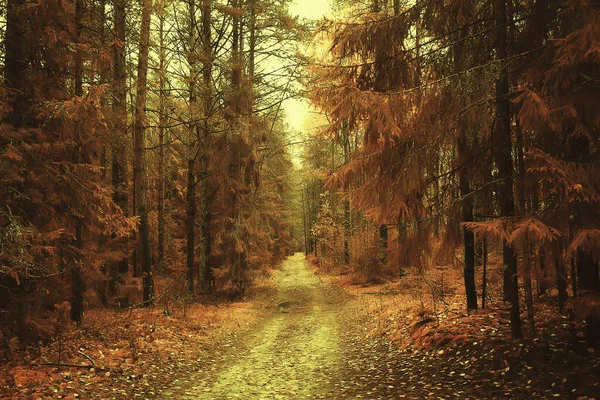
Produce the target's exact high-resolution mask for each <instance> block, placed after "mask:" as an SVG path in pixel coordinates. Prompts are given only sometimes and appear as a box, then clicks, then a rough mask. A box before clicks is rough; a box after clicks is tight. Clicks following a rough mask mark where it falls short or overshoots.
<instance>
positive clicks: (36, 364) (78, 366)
mask: <svg viewBox="0 0 600 400" xmlns="http://www.w3.org/2000/svg"><path fill="white" fill-rule="evenodd" d="M29 365H31V366H32V367H41V366H48V367H72V368H96V365H95V364H93V365H92V364H61V363H31V364H29Z"/></svg>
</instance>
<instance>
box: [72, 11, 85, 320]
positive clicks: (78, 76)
mask: <svg viewBox="0 0 600 400" xmlns="http://www.w3.org/2000/svg"><path fill="white" fill-rule="evenodd" d="M82 18H83V0H77V1H76V2H75V43H76V44H80V43H81V30H82ZM74 61H75V68H74V72H75V77H74V78H75V79H74V81H75V93H74V94H75V96H76V97H82V96H83V56H82V54H81V50H80V49H78V50H77V51H76V52H75V60H74ZM74 131H75V142H76V149H77V154H76V155H75V157H76V158H75V162H76V163H77V164H81V162H82V159H83V157H82V151H83V149H82V142H83V138H82V137H81V126H80V122H79V121H77V120H76V121H75V127H74ZM78 208H79V213H80V214H81V213H82V210H81V209H82V204H79V205H78ZM75 218H76V221H75V247H76V248H77V251H78V254H77V258H76V261H75V265H74V266H73V269H72V270H71V320H72V321H73V322H76V323H78V324H80V323H81V322H82V321H83V293H84V289H85V283H84V280H83V273H82V271H81V251H82V250H83V217H81V216H76V217H75Z"/></svg>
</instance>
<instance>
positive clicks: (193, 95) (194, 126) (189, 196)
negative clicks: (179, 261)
mask: <svg viewBox="0 0 600 400" xmlns="http://www.w3.org/2000/svg"><path fill="white" fill-rule="evenodd" d="M188 14H189V15H188V17H189V22H190V26H189V32H188V35H189V36H188V51H187V63H188V66H189V69H190V71H189V72H190V76H189V106H190V108H192V107H194V106H195V105H196V103H197V102H198V96H197V92H196V77H197V70H196V60H197V58H198V54H197V52H198V49H197V42H198V37H197V35H196V30H197V28H198V27H197V20H196V3H195V1H194V0H190V1H189V3H188ZM192 118H194V120H195V117H192ZM189 132H190V140H191V149H190V154H189V159H188V165H187V188H186V204H187V208H186V219H185V220H186V228H185V229H186V266H187V294H188V296H190V297H191V296H193V295H194V280H195V275H196V260H195V258H196V208H197V204H196V186H197V185H196V161H197V160H196V158H197V157H198V146H199V144H198V139H199V138H198V123H197V122H196V121H192V122H191V123H190V126H189Z"/></svg>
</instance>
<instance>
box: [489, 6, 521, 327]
mask: <svg viewBox="0 0 600 400" xmlns="http://www.w3.org/2000/svg"><path fill="white" fill-rule="evenodd" d="M494 17H495V28H496V43H495V46H496V57H497V59H498V61H499V62H500V72H499V76H498V78H497V80H496V124H495V126H494V130H493V133H492V137H493V157H494V163H495V165H496V168H497V169H498V179H499V180H500V181H501V182H500V183H499V184H498V199H499V202H500V215H501V217H512V216H514V213H515V210H514V207H515V206H514V196H513V178H512V175H513V161H512V153H511V151H512V139H511V131H510V99H509V82H508V76H509V74H508V64H507V61H506V59H507V55H508V43H507V27H506V24H507V20H508V18H507V4H506V0H494ZM502 259H503V264H504V269H505V280H506V284H507V285H506V286H507V289H508V293H507V294H508V300H509V301H510V304H511V308H510V325H511V333H512V336H513V338H521V337H522V336H523V335H522V331H521V317H520V312H519V286H518V278H517V259H516V256H515V254H514V252H513V249H512V247H511V246H510V245H509V244H508V243H507V241H506V239H504V240H503V243H502Z"/></svg>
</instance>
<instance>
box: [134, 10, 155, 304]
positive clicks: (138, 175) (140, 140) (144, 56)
mask: <svg viewBox="0 0 600 400" xmlns="http://www.w3.org/2000/svg"><path fill="white" fill-rule="evenodd" d="M151 11H152V2H151V0H142V25H141V29H140V46H139V54H138V77H137V98H136V106H135V128H134V160H133V172H134V175H135V190H134V192H135V197H136V203H137V204H136V208H137V210H136V211H137V215H138V216H139V218H140V226H139V231H138V236H139V241H140V243H139V249H140V253H141V254H140V258H141V266H142V268H141V269H142V282H143V296H144V297H143V301H144V305H145V306H152V305H154V277H153V276H152V254H151V250H150V229H149V224H148V204H147V202H148V200H147V188H148V183H147V176H146V169H145V168H146V166H145V130H146V93H147V82H148V48H149V42H150V18H151Z"/></svg>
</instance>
